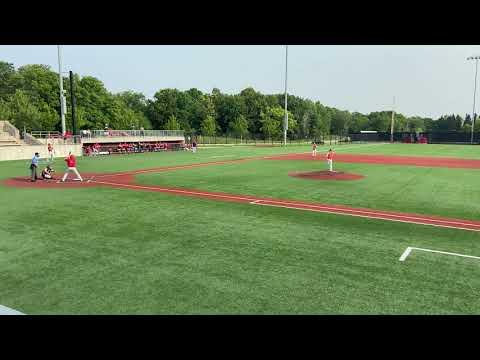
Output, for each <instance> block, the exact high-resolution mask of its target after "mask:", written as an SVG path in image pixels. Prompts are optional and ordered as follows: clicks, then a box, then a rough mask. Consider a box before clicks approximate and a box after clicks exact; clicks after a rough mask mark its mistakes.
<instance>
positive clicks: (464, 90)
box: [0, 45, 480, 118]
mask: <svg viewBox="0 0 480 360" xmlns="http://www.w3.org/2000/svg"><path fill="white" fill-rule="evenodd" d="M476 54H480V46H421V45H416V46H295V45H291V46H289V64H288V65H289V67H288V91H289V93H291V94H295V95H298V96H301V97H305V98H309V99H312V100H319V101H321V102H322V103H323V104H325V105H327V106H334V107H337V108H339V109H344V110H349V111H360V112H363V113H368V112H371V111H377V110H389V109H390V108H391V104H392V101H393V96H394V95H395V97H396V102H397V107H396V108H397V111H399V112H401V113H403V114H405V115H408V116H411V115H421V116H429V117H434V118H436V117H438V116H440V115H442V114H447V113H458V114H461V115H462V116H464V115H465V113H471V111H472V102H473V86H474V74H475V66H474V63H473V62H467V61H466V58H467V57H468V56H470V55H476ZM284 55H285V50H284V47H282V46H258V45H257V46H203V45H196V46H186V45H179V46H153V45H152V46H111V45H106V46H77V45H76V46H73V45H65V46H64V47H63V63H64V71H68V70H72V71H74V72H76V73H79V74H80V75H81V76H84V75H92V76H95V77H97V78H99V79H100V80H102V81H103V82H104V83H105V85H106V87H107V89H109V90H110V91H113V92H118V91H123V90H134V91H140V92H143V93H144V94H145V95H146V96H147V97H152V96H153V94H154V93H155V92H156V91H157V90H159V89H161V88H178V89H182V90H186V89H189V88H193V87H195V88H198V89H200V90H202V91H204V92H211V90H212V88H214V87H217V88H219V89H220V90H221V91H222V92H226V93H238V92H239V91H240V90H242V89H244V88H246V87H248V86H252V87H254V88H255V89H256V90H260V91H261V92H262V93H283V88H284V67H285V56H284ZM0 60H3V61H8V62H12V63H14V65H15V67H19V66H21V65H25V64H34V63H36V64H47V65H50V66H51V67H52V69H53V70H54V71H57V69H58V65H57V48H56V45H44V46H38V45H37V46H23V45H22V46H3V45H0ZM479 77H480V74H479ZM478 103H480V101H477V104H478ZM479 105H480V104H479ZM477 109H478V107H477ZM477 112H478V111H477Z"/></svg>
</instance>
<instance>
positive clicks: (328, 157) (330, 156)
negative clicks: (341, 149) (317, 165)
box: [327, 151, 333, 160]
mask: <svg viewBox="0 0 480 360" xmlns="http://www.w3.org/2000/svg"><path fill="white" fill-rule="evenodd" d="M327 159H328V160H333V151H329V152H328V153H327Z"/></svg>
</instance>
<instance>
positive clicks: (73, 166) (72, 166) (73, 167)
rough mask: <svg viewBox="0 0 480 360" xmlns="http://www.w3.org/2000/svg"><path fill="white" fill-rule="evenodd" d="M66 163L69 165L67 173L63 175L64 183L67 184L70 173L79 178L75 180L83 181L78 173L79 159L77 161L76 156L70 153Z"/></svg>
mask: <svg viewBox="0 0 480 360" xmlns="http://www.w3.org/2000/svg"><path fill="white" fill-rule="evenodd" d="M65 161H66V163H67V171H65V174H64V175H63V178H62V182H65V180H66V179H67V177H68V174H69V173H70V172H73V173H75V175H77V178H76V179H74V180H79V181H83V179H82V177H81V176H80V174H79V173H78V171H77V159H75V156H74V155H73V154H72V153H71V152H69V153H68V156H67V157H66V158H65Z"/></svg>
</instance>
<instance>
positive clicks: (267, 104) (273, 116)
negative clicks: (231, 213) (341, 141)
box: [0, 61, 480, 139]
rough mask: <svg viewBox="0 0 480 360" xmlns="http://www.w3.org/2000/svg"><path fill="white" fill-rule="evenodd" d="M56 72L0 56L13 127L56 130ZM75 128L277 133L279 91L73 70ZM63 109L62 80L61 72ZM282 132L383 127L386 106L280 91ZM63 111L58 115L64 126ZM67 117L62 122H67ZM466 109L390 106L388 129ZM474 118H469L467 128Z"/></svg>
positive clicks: (462, 122)
mask: <svg viewBox="0 0 480 360" xmlns="http://www.w3.org/2000/svg"><path fill="white" fill-rule="evenodd" d="M58 81H59V80H58V73H56V72H54V71H52V69H51V68H50V67H49V66H47V65H40V64H33V65H25V66H21V67H19V68H18V69H16V68H15V67H14V65H13V64H11V63H8V62H4V61H0V119H1V120H9V121H11V122H12V123H13V124H14V125H15V126H16V127H17V128H19V129H24V128H26V129H27V130H45V131H55V130H57V131H60V130H61V123H60V101H59V90H58V89H59V86H58ZM74 84H75V85H74V87H75V89H74V90H75V100H76V119H77V124H78V125H77V126H78V129H103V128H104V127H105V126H107V127H109V128H111V129H140V128H144V129H167V130H185V132H186V133H188V134H201V135H205V136H215V135H230V136H236V137H249V136H256V137H257V136H263V137H265V138H278V137H280V136H281V134H282V131H283V121H284V94H262V93H260V92H259V91H256V90H255V89H253V88H251V87H249V88H246V89H244V90H242V91H240V93H238V94H225V93H222V92H221V91H220V90H219V89H216V88H215V89H213V90H212V92H211V93H203V92H202V91H200V90H198V89H195V88H192V89H189V90H186V91H181V90H178V89H161V90H159V91H157V92H156V93H155V95H154V96H153V98H152V99H147V98H146V97H145V95H144V94H142V93H140V92H134V91H124V92H120V93H112V92H110V91H108V90H107V89H106V87H105V85H104V84H103V82H102V81H101V80H99V79H97V78H95V77H93V76H83V77H80V76H79V75H78V74H75V75H74ZM64 89H65V90H66V94H65V95H66V97H67V112H69V111H70V110H71V109H70V106H69V104H70V82H69V79H68V78H64ZM287 100H288V136H289V137H290V138H295V139H300V138H305V139H311V138H319V137H321V136H325V135H329V134H335V135H346V134H348V133H357V132H359V131H361V130H376V131H382V132H389V131H390V122H391V116H392V113H391V111H377V112H371V113H369V114H362V113H359V112H349V111H346V110H339V109H336V108H334V107H328V106H326V105H324V104H321V103H320V102H319V101H312V100H310V99H304V98H301V97H298V96H295V95H288V99H287ZM69 119H70V114H68V113H67V115H66V122H67V128H68V129H71V121H70V120H69ZM68 124H70V126H69V125H68ZM471 126H472V120H471V117H470V115H466V116H465V117H461V116H459V115H457V114H452V115H444V116H441V117H440V118H439V119H431V118H425V117H420V116H412V117H407V116H404V115H402V114H399V113H397V114H395V131H397V132H400V131H405V132H428V131H471ZM479 129H480V125H478V124H477V122H476V124H475V130H479Z"/></svg>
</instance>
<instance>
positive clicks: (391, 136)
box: [390, 96, 395, 144]
mask: <svg viewBox="0 0 480 360" xmlns="http://www.w3.org/2000/svg"><path fill="white" fill-rule="evenodd" d="M394 122H395V96H394V97H393V106H392V122H391V125H390V142H391V143H392V144H393V125H394Z"/></svg>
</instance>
